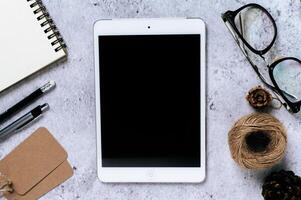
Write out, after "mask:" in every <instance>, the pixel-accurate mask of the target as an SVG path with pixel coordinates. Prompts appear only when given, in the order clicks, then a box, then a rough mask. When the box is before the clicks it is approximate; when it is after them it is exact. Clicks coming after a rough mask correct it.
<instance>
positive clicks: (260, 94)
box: [246, 86, 273, 108]
mask: <svg viewBox="0 0 301 200" xmlns="http://www.w3.org/2000/svg"><path fill="white" fill-rule="evenodd" d="M246 99H247V100H248V101H249V103H250V105H251V106H252V107H254V108H263V107H265V106H267V105H268V104H269V103H270V102H271V101H272V99H273V97H272V95H271V94H270V93H269V92H268V91H267V90H265V89H263V88H262V87H261V86H257V87H255V88H253V89H251V90H250V91H249V92H248V95H247V97H246Z"/></svg>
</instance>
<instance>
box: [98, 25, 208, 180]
mask: <svg viewBox="0 0 301 200" xmlns="http://www.w3.org/2000/svg"><path fill="white" fill-rule="evenodd" d="M166 34H168V35H171V34H200V36H201V45H200V46H201V51H200V52H201V55H200V58H201V62H200V63H201V66H200V69H201V70H200V73H201V75H200V77H201V83H200V84H201V102H200V105H201V106H200V107H201V110H200V116H201V122H200V125H201V133H200V134H201V137H200V139H201V142H200V144H201V151H200V152H201V158H200V160H201V166H200V167H193V168H190V167H189V168H188V167H185V168H180V167H168V168H165V167H156V168H154V167H149V168H145V167H120V168H119V167H102V156H101V155H102V154H101V114H100V109H101V108H100V87H99V84H100V82H99V47H98V45H99V44H98V36H100V35H166ZM205 42H206V31H205V23H204V22H203V21H202V20H201V19H116V20H115V19H113V20H99V21H97V22H96V23H95V24H94V48H95V49H94V53H95V92H96V131H97V169H98V177H99V179H100V180H101V181H102V182H172V183H173V182H191V183H198V182H202V181H203V180H204V179H205V173H206V154H205V151H206V146H205V145H206V142H205V141H206V138H205V133H206V119H205V115H206V68H205V67H206V65H205V64H206V56H205V51H206V49H205V48H206V46H205Z"/></svg>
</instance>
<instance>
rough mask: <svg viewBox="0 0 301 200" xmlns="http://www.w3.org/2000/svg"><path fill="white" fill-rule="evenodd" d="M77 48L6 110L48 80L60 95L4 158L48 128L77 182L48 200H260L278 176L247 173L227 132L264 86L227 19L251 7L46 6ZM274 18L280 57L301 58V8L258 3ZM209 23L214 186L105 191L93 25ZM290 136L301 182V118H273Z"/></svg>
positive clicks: (226, 2)
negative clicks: (266, 181) (139, 20)
mask: <svg viewBox="0 0 301 200" xmlns="http://www.w3.org/2000/svg"><path fill="white" fill-rule="evenodd" d="M43 2H44V3H45V5H46V6H47V8H48V10H49V12H50V13H51V16H52V17H53V18H54V21H55V22H56V24H57V26H58V27H59V29H60V31H61V34H62V35H63V37H64V39H65V41H66V43H67V45H68V47H69V59H68V61H67V62H65V63H63V64H57V65H54V66H53V67H50V68H47V69H46V70H43V71H42V72H40V73H38V74H36V75H34V76H33V77H31V78H29V79H27V80H25V81H23V82H22V83H21V84H18V85H17V86H15V87H13V88H11V89H10V90H8V91H6V92H5V93H2V94H1V96H0V102H1V103H0V110H1V111H3V110H4V109H5V108H6V107H7V106H9V105H12V104H13V103H14V102H15V101H16V100H17V99H20V98H21V97H22V96H25V95H26V94H28V93H29V92H30V91H32V89H33V88H34V87H36V86H39V85H41V84H43V83H44V82H46V81H47V80H52V79H53V80H55V81H56V82H57V85H58V87H57V88H56V89H55V90H54V91H52V92H51V93H50V94H48V95H47V96H45V97H44V98H43V99H41V100H39V101H38V102H37V103H36V104H38V103H44V102H48V103H49V104H50V106H51V110H50V111H49V112H47V113H46V114H45V116H44V117H43V118H42V119H41V120H39V121H38V122H36V123H35V124H34V125H32V126H30V127H28V128H27V129H25V130H24V131H22V133H19V134H17V135H14V136H13V137H11V138H10V139H9V140H7V141H5V142H3V143H1V144H0V158H3V157H4V156H5V155H6V154H7V153H8V152H10V151H11V150H12V149H13V148H14V147H15V146H17V145H18V144H19V143H20V142H21V141H23V140H24V139H25V138H26V137H28V136H29V135H30V133H32V132H33V131H34V130H35V129H37V128H38V127H40V126H45V127H47V128H48V129H49V130H50V131H51V132H52V133H53V134H54V135H55V137H56V138H57V139H58V140H59V141H60V142H61V143H62V145H63V146H64V147H65V148H66V150H67V151H68V153H69V160H70V162H71V163H72V165H73V166H74V167H75V168H76V170H75V174H74V176H73V177H72V178H71V179H70V180H68V181H67V182H65V183H64V184H62V185H61V186H59V187H57V188H56V189H55V190H53V191H52V192H50V193H48V194H47V195H45V196H44V197H43V198H42V199H43V200H53V199H55V200H63V199H64V200H71V199H87V200H90V199H100V200H111V199H112V200H127V199H128V200H142V199H143V200H159V199H160V200H171V199H172V200H180V199H181V200H182V199H185V200H201V199H202V200H241V199H248V200H257V199H262V198H261V194H260V193H261V184H262V180H263V178H264V176H265V175H266V174H268V173H269V171H270V170H263V171H257V172H254V171H248V170H244V169H240V168H239V167H238V166H237V165H236V164H235V163H234V162H233V161H232V160H231V157H230V153H229V149H228V144H227V132H228V130H229V129H230V127H231V125H232V124H233V123H234V121H235V120H237V119H238V118H239V117H240V116H242V115H245V114H248V113H250V112H252V111H253V110H252V108H250V107H249V105H248V104H247V102H246V101H245V99H244V97H245V94H246V92H247V91H248V90H249V89H250V88H252V87H254V86H256V85H257V84H259V83H260V81H259V80H258V78H257V77H256V75H255V73H254V71H253V70H252V69H251V67H250V66H249V64H248V63H247V62H246V60H245V58H244V56H243V55H242V53H241V52H240V50H239V49H238V47H237V45H236V44H235V43H234V40H233V39H232V36H231V35H230V34H229V32H228V30H227V29H226V27H225V26H224V24H223V22H222V20H221V19H220V14H221V12H223V11H226V10H228V9H232V10H235V9H237V8H238V7H240V6H242V5H244V4H246V3H249V1H243V0H210V1H209V0H160V1H159V0H157V1H156V0H72V1H71V0H57V1H52V0H44V1H43ZM255 2H258V3H260V4H261V5H263V6H265V7H266V8H267V9H268V10H270V11H271V13H272V15H273V16H274V18H275V19H276V23H277V26H278V29H279V36H278V39H277V42H276V44H275V46H274V51H273V54H277V55H291V56H296V57H299V58H300V55H301V48H300V46H301V37H300V33H301V24H300V23H301V2H300V1H299V0H286V1H275V0H257V1H256V0H255ZM186 16H194V17H201V18H203V19H204V21H205V22H206V23H207V32H208V43H207V53H208V56H207V58H208V62H207V68H208V97H207V107H208V117H207V120H208V132H207V156H208V162H207V167H208V168H207V169H208V170H207V179H206V181H205V182H204V183H202V184H103V183H101V182H100V181H99V180H98V179H97V175H96V146H95V144H96V141H95V128H94V123H95V103H94V100H95V95H94V72H93V70H94V65H93V37H92V30H93V29H92V28H93V23H94V22H95V21H96V20H97V19H100V18H129V17H186ZM271 112H272V113H273V114H274V115H275V116H277V117H278V118H279V119H281V120H282V121H283V122H284V124H285V126H286V127H287V130H288V136H289V138H288V142H289V145H288V150H287V155H286V157H285V159H284V161H283V163H282V164H281V165H280V166H276V168H281V167H284V168H285V169H291V170H294V171H295V172H296V173H297V174H299V175H301V160H300V156H301V145H300V143H301V114H298V115H292V114H290V113H288V112H287V111H286V110H285V109H280V110H272V111H271Z"/></svg>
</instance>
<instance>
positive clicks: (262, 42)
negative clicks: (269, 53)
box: [235, 7, 275, 51]
mask: <svg viewBox="0 0 301 200" xmlns="http://www.w3.org/2000/svg"><path fill="white" fill-rule="evenodd" d="M235 25H236V28H237V29H238V31H239V32H240V33H241V35H243V38H244V39H245V40H246V41H247V43H248V44H249V45H250V46H251V47H253V48H254V49H255V50H258V51H261V50H264V49H266V48H267V47H268V46H269V45H270V44H271V43H272V41H273V38H274V35H275V30H274V26H273V22H272V20H271V19H270V18H269V16H268V15H267V14H266V13H265V12H264V11H263V10H262V9H260V8H257V7H247V8H245V9H243V10H242V11H240V13H239V14H238V15H236V17H235Z"/></svg>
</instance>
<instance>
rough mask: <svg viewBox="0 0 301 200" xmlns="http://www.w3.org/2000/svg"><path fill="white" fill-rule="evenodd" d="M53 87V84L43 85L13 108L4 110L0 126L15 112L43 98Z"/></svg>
mask: <svg viewBox="0 0 301 200" xmlns="http://www.w3.org/2000/svg"><path fill="white" fill-rule="evenodd" d="M54 87H55V82H54V81H49V82H48V83H46V84H45V85H43V86H42V87H40V88H39V89H37V90H36V91H34V92H32V93H31V94H30V95H28V96H27V97H25V98H24V99H23V100H21V101H19V102H18V103H16V104H15V105H14V106H12V107H11V108H9V109H8V110H6V111H5V112H3V113H2V114H0V124H1V123H3V122H4V121H6V120H7V119H8V118H10V117H11V116H13V115H14V114H16V113H17V112H19V111H20V110H22V109H24V108H25V107H26V106H28V105H29V104H30V103H32V102H34V101H35V100H37V99H38V98H40V97H41V96H43V94H45V93H47V92H48V91H50V90H51V89H52V88H54Z"/></svg>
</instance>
